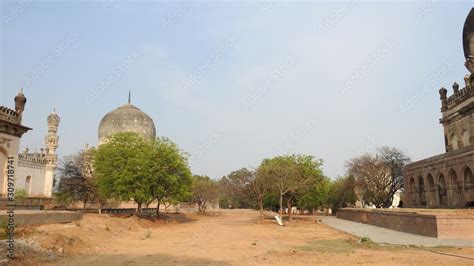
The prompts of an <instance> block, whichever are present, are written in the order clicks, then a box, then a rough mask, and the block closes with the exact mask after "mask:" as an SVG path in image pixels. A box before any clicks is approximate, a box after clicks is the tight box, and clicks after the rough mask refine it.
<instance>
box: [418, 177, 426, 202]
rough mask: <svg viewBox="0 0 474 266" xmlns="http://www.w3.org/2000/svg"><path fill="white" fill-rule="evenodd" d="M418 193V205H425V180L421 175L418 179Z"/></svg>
mask: <svg viewBox="0 0 474 266" xmlns="http://www.w3.org/2000/svg"><path fill="white" fill-rule="evenodd" d="M418 193H419V197H420V205H421V206H426V190H425V181H424V180H423V177H421V176H420V178H419V181H418Z"/></svg>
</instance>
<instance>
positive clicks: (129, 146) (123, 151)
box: [93, 132, 157, 212]
mask: <svg viewBox="0 0 474 266" xmlns="http://www.w3.org/2000/svg"><path fill="white" fill-rule="evenodd" d="M154 147H155V145H154V142H153V140H147V139H144V138H142V137H141V136H139V135H138V134H136V133H131V132H126V133H117V134H115V135H113V136H112V137H110V139H109V140H108V141H107V142H106V143H105V144H102V145H101V146H99V148H98V149H97V152H96V154H95V157H94V160H93V165H94V170H95V173H96V176H97V186H98V189H99V192H100V194H101V195H102V196H103V197H104V198H107V199H108V198H113V199H116V200H122V201H130V200H133V201H134V202H135V203H136V204H137V206H138V212H141V208H142V204H143V203H146V202H149V201H150V199H152V197H153V196H154V195H152V193H151V190H150V187H152V186H153V185H154V184H155V182H154V180H153V171H157V169H155V168H154V167H155V162H154V160H155V155H156V153H155V151H154Z"/></svg>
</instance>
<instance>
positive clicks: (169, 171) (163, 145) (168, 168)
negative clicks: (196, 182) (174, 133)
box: [150, 138, 192, 217]
mask: <svg viewBox="0 0 474 266" xmlns="http://www.w3.org/2000/svg"><path fill="white" fill-rule="evenodd" d="M152 153H153V161H152V163H151V168H152V169H151V174H152V181H151V182H152V183H151V184H150V194H151V195H152V197H151V200H156V201H157V202H158V207H157V211H156V215H157V217H158V216H159V210H160V204H163V205H165V211H166V209H167V208H168V206H169V205H171V204H177V203H179V202H180V201H185V200H187V199H188V198H189V197H190V196H191V184H192V175H191V171H190V170H189V166H188V161H187V158H186V155H185V154H184V152H182V151H181V150H180V149H179V148H178V146H177V145H176V144H175V143H173V142H172V141H171V140H169V139H168V138H157V139H156V140H155V141H154V142H153V151H152Z"/></svg>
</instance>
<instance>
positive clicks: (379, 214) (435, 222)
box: [337, 209, 474, 239]
mask: <svg viewBox="0 0 474 266" xmlns="http://www.w3.org/2000/svg"><path fill="white" fill-rule="evenodd" d="M337 217H338V218H341V219H344V220H349V221H354V222H359V223H364V224H370V225H375V226H379V227H384V228H388V229H392V230H396V231H401V232H405V233H411V234H417V235H424V236H429V237H437V238H445V239H474V227H473V226H472V225H473V224H474V213H471V214H456V215H453V214H446V213H444V214H436V213H433V214H426V213H419V212H417V211H409V210H408V211H403V210H400V211H389V210H376V209H375V210H374V209H342V210H339V211H338V212H337Z"/></svg>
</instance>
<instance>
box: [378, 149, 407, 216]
mask: <svg viewBox="0 0 474 266" xmlns="http://www.w3.org/2000/svg"><path fill="white" fill-rule="evenodd" d="M378 151H379V154H380V156H381V157H382V160H384V161H385V162H386V163H387V164H388V165H389V167H390V175H391V177H392V182H391V186H390V188H389V191H388V195H387V199H386V201H385V202H384V204H383V207H384V208H388V207H390V206H391V205H392V202H393V196H394V195H395V193H397V191H398V190H400V189H402V188H404V187H405V184H404V178H403V168H404V167H405V166H406V165H407V164H408V163H410V158H409V157H408V156H407V155H406V154H405V153H403V152H402V151H400V150H399V149H397V148H395V147H381V148H379V150H378Z"/></svg>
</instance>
